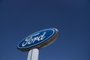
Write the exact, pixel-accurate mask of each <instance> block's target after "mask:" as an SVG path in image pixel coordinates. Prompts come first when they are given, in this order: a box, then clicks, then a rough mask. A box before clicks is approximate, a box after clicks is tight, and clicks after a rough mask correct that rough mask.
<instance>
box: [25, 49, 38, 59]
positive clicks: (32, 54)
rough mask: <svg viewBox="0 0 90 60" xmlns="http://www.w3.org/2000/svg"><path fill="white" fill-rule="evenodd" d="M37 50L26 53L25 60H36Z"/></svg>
mask: <svg viewBox="0 0 90 60" xmlns="http://www.w3.org/2000/svg"><path fill="white" fill-rule="evenodd" d="M38 58H39V49H37V48H34V49H32V50H30V51H29V52H28V56H27V60H38Z"/></svg>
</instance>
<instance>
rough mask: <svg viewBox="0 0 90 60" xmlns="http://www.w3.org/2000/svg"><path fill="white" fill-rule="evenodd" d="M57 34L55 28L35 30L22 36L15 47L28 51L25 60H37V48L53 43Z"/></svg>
mask: <svg viewBox="0 0 90 60" xmlns="http://www.w3.org/2000/svg"><path fill="white" fill-rule="evenodd" d="M58 35H59V31H58V29H56V28H49V29H44V30H40V31H38V32H35V33H33V34H31V35H29V36H27V37H26V38H24V39H23V40H22V41H21V42H20V43H19V44H18V45H17V48H18V49H19V50H21V51H29V52H28V57H27V60H38V56H39V49H40V48H42V47H46V46H48V45H50V44H51V43H53V42H54V41H55V40H56V39H57V37H58Z"/></svg>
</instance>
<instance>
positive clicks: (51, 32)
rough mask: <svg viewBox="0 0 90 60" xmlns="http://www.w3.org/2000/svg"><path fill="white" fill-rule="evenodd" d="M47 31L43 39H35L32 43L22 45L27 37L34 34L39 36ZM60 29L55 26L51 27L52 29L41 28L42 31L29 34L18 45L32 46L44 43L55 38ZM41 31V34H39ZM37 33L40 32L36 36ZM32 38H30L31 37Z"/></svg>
mask: <svg viewBox="0 0 90 60" xmlns="http://www.w3.org/2000/svg"><path fill="white" fill-rule="evenodd" d="M44 32H45V35H44V37H45V38H44V39H43V40H40V41H35V42H34V43H31V44H27V45H25V46H22V43H23V42H25V39H27V38H28V37H30V36H32V38H34V37H39V36H40V35H42V34H43V33H44ZM57 32H58V31H57V30H56V29H55V28H50V29H44V30H41V31H37V32H35V33H33V34H31V35H29V36H28V37H26V38H25V39H24V40H23V41H21V42H20V43H19V44H18V45H17V47H18V48H32V47H36V46H37V45H40V44H41V43H44V42H47V41H49V40H50V39H51V38H53V37H54V36H55V35H56V33H57ZM38 33H39V34H38ZM35 34H38V35H36V36H34V35H35ZM29 39H30V38H29Z"/></svg>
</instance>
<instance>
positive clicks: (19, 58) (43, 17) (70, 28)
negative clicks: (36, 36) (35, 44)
mask: <svg viewBox="0 0 90 60" xmlns="http://www.w3.org/2000/svg"><path fill="white" fill-rule="evenodd" d="M51 27H56V28H58V29H59V30H60V32H61V36H60V37H59V38H58V40H57V41H56V42H55V43H54V44H52V45H50V46H49V47H46V48H42V49H41V50H40V57H39V59H40V60H90V37H89V36H90V1H89V0H0V60H26V59H27V52H21V51H19V50H17V49H16V45H17V44H18V43H19V42H20V41H21V40H22V39H23V38H25V37H26V36H28V35H29V34H32V33H34V32H36V31H38V30H42V29H45V28H51Z"/></svg>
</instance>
